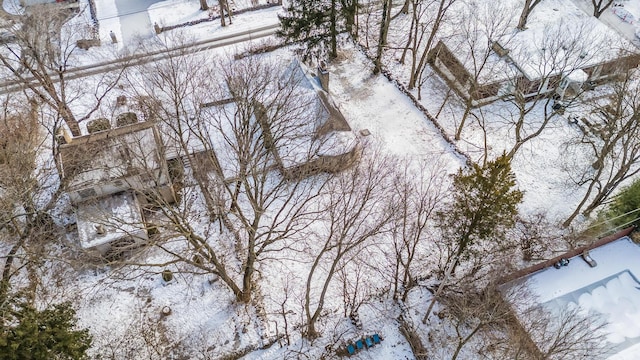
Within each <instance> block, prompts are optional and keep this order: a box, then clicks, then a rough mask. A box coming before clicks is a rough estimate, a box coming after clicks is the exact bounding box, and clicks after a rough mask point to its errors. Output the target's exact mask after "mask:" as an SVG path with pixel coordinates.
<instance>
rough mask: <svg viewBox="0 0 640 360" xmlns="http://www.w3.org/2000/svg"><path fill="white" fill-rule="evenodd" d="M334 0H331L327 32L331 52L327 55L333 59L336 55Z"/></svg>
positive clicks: (336, 39)
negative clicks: (329, 38)
mask: <svg viewBox="0 0 640 360" xmlns="http://www.w3.org/2000/svg"><path fill="white" fill-rule="evenodd" d="M336 21H337V19H336V0H331V10H330V19H329V33H330V37H331V50H330V51H331V52H330V54H329V57H330V58H332V59H335V58H337V57H338V30H337V25H336Z"/></svg>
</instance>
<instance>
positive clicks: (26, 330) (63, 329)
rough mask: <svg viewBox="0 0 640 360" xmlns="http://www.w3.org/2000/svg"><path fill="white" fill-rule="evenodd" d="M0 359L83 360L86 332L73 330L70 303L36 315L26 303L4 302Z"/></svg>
mask: <svg viewBox="0 0 640 360" xmlns="http://www.w3.org/2000/svg"><path fill="white" fill-rule="evenodd" d="M0 315H1V316H0V318H1V319H2V323H1V324H2V328H0V358H2V359H6V360H20V359H34V360H49V359H69V360H78V359H85V358H86V357H87V356H86V351H87V349H89V347H90V346H91V336H90V335H89V331H88V330H87V329H83V330H74V328H75V326H76V317H75V315H76V314H75V311H74V310H73V308H72V307H71V305H70V304H69V303H64V304H58V305H55V306H53V307H50V308H48V309H45V310H42V311H38V310H37V309H35V308H34V307H33V306H31V305H29V304H27V303H25V302H22V301H20V302H17V303H12V302H5V303H4V304H3V306H2V309H0Z"/></svg>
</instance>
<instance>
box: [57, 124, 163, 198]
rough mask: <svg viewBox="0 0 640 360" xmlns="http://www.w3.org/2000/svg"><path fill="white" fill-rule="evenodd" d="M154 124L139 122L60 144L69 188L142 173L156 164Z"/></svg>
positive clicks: (157, 165)
mask: <svg viewBox="0 0 640 360" xmlns="http://www.w3.org/2000/svg"><path fill="white" fill-rule="evenodd" d="M153 126H154V124H153V123H150V122H141V123H136V124H132V125H128V126H122V127H119V128H116V129H112V130H107V131H101V132H98V133H94V134H90V135H85V136H81V137H77V138H74V139H73V140H72V141H71V142H70V143H68V144H64V145H62V146H60V160H61V163H62V168H63V175H64V177H65V178H67V179H68V181H69V186H70V187H71V188H75V187H84V186H90V185H93V184H98V183H104V182H108V181H113V180H116V179H124V178H127V177H129V176H133V175H138V174H142V173H144V172H148V171H149V170H151V169H157V168H158V167H160V164H159V159H158V143H157V142H156V136H155V133H154V129H153Z"/></svg>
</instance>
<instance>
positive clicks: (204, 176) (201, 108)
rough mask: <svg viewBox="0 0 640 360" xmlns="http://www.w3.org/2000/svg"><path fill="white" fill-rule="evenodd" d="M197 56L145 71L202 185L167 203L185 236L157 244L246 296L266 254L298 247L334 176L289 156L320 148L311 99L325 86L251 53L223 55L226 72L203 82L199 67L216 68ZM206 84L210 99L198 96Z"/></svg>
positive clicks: (153, 100)
mask: <svg viewBox="0 0 640 360" xmlns="http://www.w3.org/2000/svg"><path fill="white" fill-rule="evenodd" d="M192 60H193V59H188V58H187V59H185V58H180V59H172V60H169V61H168V62H167V63H166V64H165V65H164V66H165V67H164V68H157V69H156V70H155V71H156V72H155V73H151V74H148V75H145V76H147V78H148V79H149V82H150V85H151V90H152V92H150V93H149V96H147V97H146V98H148V99H149V101H150V105H151V106H149V108H150V109H154V106H155V107H156V109H157V114H158V115H162V116H166V117H163V118H162V119H163V121H162V124H163V125H164V128H165V130H166V131H168V133H169V137H170V138H172V139H174V141H173V143H174V146H175V149H176V152H177V154H179V155H181V158H180V159H181V161H184V162H186V163H187V165H189V166H188V168H189V172H192V173H193V175H194V176H193V178H194V180H195V182H196V184H197V187H198V188H199V189H200V190H201V192H198V191H195V189H188V188H187V187H185V190H184V191H187V193H186V194H188V195H189V198H185V196H184V194H183V198H182V203H181V206H180V207H170V206H162V207H160V209H159V211H160V212H161V213H162V215H163V217H164V219H165V221H166V222H165V223H163V221H162V220H160V222H161V224H160V226H161V227H162V228H164V229H167V230H169V233H172V232H174V231H175V230H177V233H175V232H174V234H175V235H178V236H179V237H178V238H174V239H172V240H171V241H168V242H159V243H157V245H158V246H159V247H160V248H161V249H163V250H164V251H165V252H167V253H169V254H171V255H172V256H173V257H174V258H175V259H176V261H180V262H181V263H183V264H188V265H189V266H192V267H195V268H196V269H198V270H199V271H201V272H205V273H211V274H215V275H217V276H218V277H219V278H220V279H221V280H222V282H223V283H224V284H225V285H227V286H228V287H229V288H230V289H231V291H232V292H233V293H234V294H235V296H236V297H237V299H238V300H239V301H241V302H245V303H246V302H249V301H250V300H251V299H252V294H253V290H254V281H255V279H254V275H255V270H256V267H257V266H258V264H259V263H260V261H261V260H262V259H263V258H264V257H270V256H271V255H272V253H273V252H277V251H279V250H281V249H283V248H285V247H288V246H290V245H291V243H292V241H293V239H295V238H296V234H299V233H300V232H302V231H304V230H305V229H306V228H307V227H308V226H310V224H311V223H312V221H313V219H314V218H316V217H317V216H318V215H317V212H318V210H317V209H313V207H312V206H310V205H311V204H313V203H314V202H315V201H316V199H317V197H319V196H320V194H321V193H322V192H323V183H324V181H326V177H311V178H309V179H306V180H304V181H296V180H291V178H290V177H288V176H286V174H285V172H286V170H285V169H284V166H286V165H285V164H284V161H291V158H292V157H295V159H296V161H299V162H303V163H304V162H305V161H308V160H309V159H311V158H312V157H313V156H315V154H316V152H317V150H318V147H319V146H321V143H322V141H321V140H317V139H316V136H315V133H314V131H315V130H316V129H314V128H313V126H310V125H309V122H304V121H301V119H313V118H314V116H319V114H318V113H317V112H316V110H317V108H316V107H315V105H317V104H316V103H312V102H311V101H313V100H314V99H315V100H317V94H316V93H315V91H313V92H311V93H309V92H305V91H303V90H302V89H304V86H301V85H300V84H301V82H302V81H306V78H305V77H304V75H302V77H301V74H302V73H301V72H299V71H297V70H296V69H297V68H296V67H295V66H293V65H292V66H291V67H289V68H287V69H285V71H283V70H282V68H280V67H278V65H277V64H268V63H266V62H261V61H259V60H258V59H256V58H252V57H249V58H246V59H244V60H241V61H221V62H220V63H218V64H217V66H218V69H222V70H221V71H219V77H216V78H208V80H203V79H202V78H200V77H197V78H196V77H194V76H193V75H194V73H195V74H200V75H201V76H202V77H204V78H206V77H207V76H208V75H207V73H209V74H211V72H210V69H206V68H199V69H200V70H201V71H198V68H196V67H194V66H201V64H200V65H197V64H196V63H197V61H196V63H194V62H193V61H192ZM158 66H159V65H158ZM189 69H191V70H194V72H193V73H192V72H190V71H189ZM204 83H208V85H209V86H207V87H202V86H201V85H203V84H204ZM216 84H217V85H216ZM157 86H162V87H163V88H162V89H158V88H157ZM203 90H207V91H206V94H208V95H209V96H210V100H209V101H208V102H206V103H205V102H201V103H198V102H200V101H203V100H204V98H203V97H201V96H202V94H203ZM212 90H213V91H212ZM154 94H155V95H160V96H159V97H155V96H154ZM212 94H213V96H211V95H212ZM164 99H166V100H168V101H166V102H165V101H164ZM158 100H160V101H159V102H158ZM158 107H162V109H160V108H158ZM311 122H312V123H313V121H311ZM292 143H295V144H297V146H296V148H295V149H292V148H291V147H290V144H292ZM291 151H293V153H290V152H291ZM283 159H284V160H283ZM287 159H289V160H287ZM198 201H203V202H204V203H205V204H206V208H207V210H208V215H209V216H208V221H205V222H204V223H202V221H204V220H196V218H198V214H197V211H195V210H194V209H193V207H192V206H194V205H196V204H197V202H198ZM197 223H200V225H199V226H198V227H196V226H194V225H195V224H197ZM215 228H218V229H220V230H218V233H217V234H216V231H215V230H214V229H215ZM184 240H186V242H184ZM164 241H166V239H165V240H164ZM176 241H178V242H179V241H183V244H182V245H176V244H177V243H176ZM176 246H179V248H178V250H176Z"/></svg>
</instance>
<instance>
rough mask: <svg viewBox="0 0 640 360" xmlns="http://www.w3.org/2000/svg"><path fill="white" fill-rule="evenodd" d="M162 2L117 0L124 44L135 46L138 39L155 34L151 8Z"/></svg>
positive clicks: (155, 0)
mask: <svg viewBox="0 0 640 360" xmlns="http://www.w3.org/2000/svg"><path fill="white" fill-rule="evenodd" d="M160 1H161V0H115V3H116V8H117V9H118V16H119V17H120V31H121V33H122V43H123V44H125V46H126V45H128V44H134V43H136V42H137V40H138V38H148V37H151V36H153V35H155V33H154V32H153V26H152V24H151V19H149V13H148V12H147V9H149V6H151V5H153V4H155V3H157V2H160Z"/></svg>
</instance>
